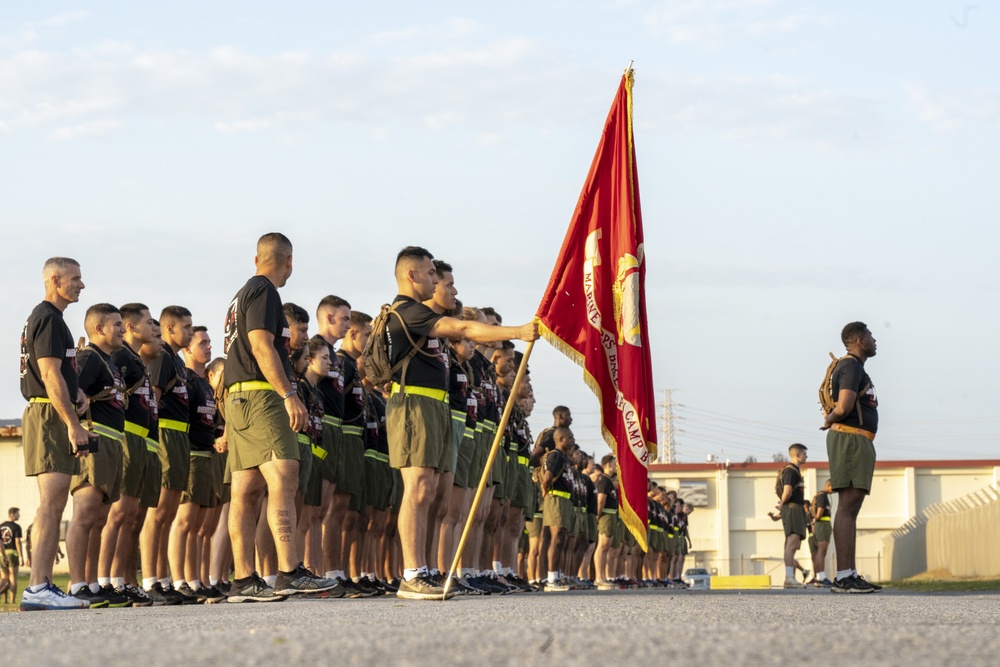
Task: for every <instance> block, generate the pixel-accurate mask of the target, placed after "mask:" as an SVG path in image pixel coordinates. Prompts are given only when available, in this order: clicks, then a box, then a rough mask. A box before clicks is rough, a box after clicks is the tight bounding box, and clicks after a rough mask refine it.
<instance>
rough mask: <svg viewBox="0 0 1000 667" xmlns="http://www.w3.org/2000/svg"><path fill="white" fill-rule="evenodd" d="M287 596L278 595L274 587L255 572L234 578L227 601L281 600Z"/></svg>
mask: <svg viewBox="0 0 1000 667" xmlns="http://www.w3.org/2000/svg"><path fill="white" fill-rule="evenodd" d="M286 597H287V596H285V595H277V594H275V592H274V589H273V588H271V587H270V586H268V585H267V582H266V581H264V580H263V579H261V578H260V575H259V574H257V573H256V572H254V573H253V574H251V575H250V576H249V577H246V578H245V579H234V580H233V582H232V586H231V587H230V589H229V593H228V594H227V595H226V601H227V602H281V601H282V600H284V599H285V598H286Z"/></svg>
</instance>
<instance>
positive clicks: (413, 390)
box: [392, 382, 448, 403]
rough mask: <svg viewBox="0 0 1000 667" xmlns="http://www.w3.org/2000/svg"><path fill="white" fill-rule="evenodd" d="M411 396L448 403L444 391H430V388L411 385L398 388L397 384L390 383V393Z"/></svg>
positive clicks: (445, 391) (446, 393)
mask: <svg viewBox="0 0 1000 667" xmlns="http://www.w3.org/2000/svg"><path fill="white" fill-rule="evenodd" d="M400 392H402V393H404V394H411V395H415V396H426V397H427V398H433V399H434V400H435V401H441V402H442V403H447V402H448V392H447V390H445V389H431V388H430V387H415V386H413V385H407V386H405V387H402V388H401V387H400V386H399V384H398V383H396V382H393V383H392V393H393V394H398V393H400Z"/></svg>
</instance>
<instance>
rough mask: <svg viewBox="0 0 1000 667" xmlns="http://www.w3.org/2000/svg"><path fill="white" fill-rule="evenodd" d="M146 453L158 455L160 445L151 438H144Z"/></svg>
mask: <svg viewBox="0 0 1000 667" xmlns="http://www.w3.org/2000/svg"><path fill="white" fill-rule="evenodd" d="M146 451H148V452H153V453H154V454H159V453H160V443H158V442H157V441H156V440H152V439H151V438H146Z"/></svg>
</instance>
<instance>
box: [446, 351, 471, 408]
mask: <svg viewBox="0 0 1000 667" xmlns="http://www.w3.org/2000/svg"><path fill="white" fill-rule="evenodd" d="M448 375H449V379H448V407H450V408H451V409H452V410H454V411H456V412H463V413H464V412H467V411H468V408H469V395H470V394H471V391H470V388H469V387H470V384H469V374H468V371H467V370H466V368H465V366H464V365H462V364H460V363H459V362H458V359H457V358H456V357H455V353H454V351H452V350H451V349H450V348H449V350H448ZM473 423H475V422H473Z"/></svg>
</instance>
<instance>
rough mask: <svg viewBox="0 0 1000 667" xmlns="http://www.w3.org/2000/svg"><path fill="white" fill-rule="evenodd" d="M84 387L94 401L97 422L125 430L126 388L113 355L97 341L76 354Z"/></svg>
mask: <svg viewBox="0 0 1000 667" xmlns="http://www.w3.org/2000/svg"><path fill="white" fill-rule="evenodd" d="M76 363H77V367H78V369H79V373H80V387H81V388H82V389H83V393H84V394H86V395H87V398H89V399H91V401H90V415H91V417H92V418H93V420H94V421H95V422H97V423H98V424H103V425H104V426H107V427H108V428H113V429H114V430H116V431H124V430H125V388H124V383H123V382H122V379H121V376H120V375H119V374H118V369H117V368H115V367H114V366H113V365H112V364H111V357H110V356H108V355H106V354H104V352H102V351H101V350H99V349H97V348H96V347H94V346H93V345H88V346H87V347H85V348H84V349H82V350H80V352H79V353H78V354H77V355H76Z"/></svg>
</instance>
